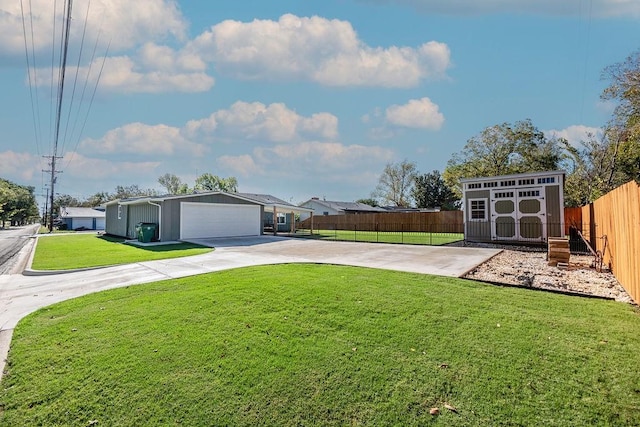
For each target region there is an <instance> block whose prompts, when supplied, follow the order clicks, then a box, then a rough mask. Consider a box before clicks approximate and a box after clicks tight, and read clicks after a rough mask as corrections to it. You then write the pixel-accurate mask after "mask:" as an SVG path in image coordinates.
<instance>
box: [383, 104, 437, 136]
mask: <svg viewBox="0 0 640 427" xmlns="http://www.w3.org/2000/svg"><path fill="white" fill-rule="evenodd" d="M385 117H386V119H387V122H389V123H391V124H393V125H396V126H402V127H409V128H418V129H429V130H438V129H440V128H441V127H442V124H443V123H444V115H443V114H442V113H441V112H440V109H439V107H438V105H436V104H434V103H433V102H432V101H431V100H430V99H429V98H426V97H425V98H421V99H412V100H410V101H409V102H408V103H407V104H404V105H392V106H390V107H389V108H387V110H386V112H385Z"/></svg>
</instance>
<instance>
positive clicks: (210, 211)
mask: <svg viewBox="0 0 640 427" xmlns="http://www.w3.org/2000/svg"><path fill="white" fill-rule="evenodd" d="M260 225H261V221H260V206H257V205H233V204H222V203H220V204H215V203H190V202H183V203H181V204H180V238H181V239H197V238H205V237H235V236H257V235H259V234H260Z"/></svg>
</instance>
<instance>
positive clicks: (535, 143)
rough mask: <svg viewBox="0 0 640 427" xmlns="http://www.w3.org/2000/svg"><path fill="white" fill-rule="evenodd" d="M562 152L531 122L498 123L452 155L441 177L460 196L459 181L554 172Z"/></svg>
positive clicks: (557, 144)
mask: <svg viewBox="0 0 640 427" xmlns="http://www.w3.org/2000/svg"><path fill="white" fill-rule="evenodd" d="M561 159H562V150H561V147H560V145H559V143H558V141H557V140H556V139H555V138H546V137H545V135H544V133H543V132H541V131H540V130H538V129H537V128H536V127H535V126H534V125H533V124H532V123H531V120H529V119H527V120H523V121H519V122H516V123H515V124H510V123H502V124H500V125H494V126H490V127H488V128H486V129H484V130H483V131H482V132H481V133H480V134H479V135H476V136H474V137H472V138H471V139H469V140H468V141H467V144H466V145H465V146H464V148H463V150H462V152H460V153H455V154H454V155H453V156H452V157H451V159H449V162H448V163H447V167H446V169H445V171H444V173H443V177H444V180H445V182H446V183H447V185H448V186H449V188H451V189H452V190H453V191H454V192H455V194H456V197H461V196H462V189H461V186H460V179H462V178H475V177H484V176H498V175H510V174H515V173H524V172H541V171H547V170H556V169H558V167H559V164H560V161H561Z"/></svg>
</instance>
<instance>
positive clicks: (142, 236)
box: [136, 222, 157, 243]
mask: <svg viewBox="0 0 640 427" xmlns="http://www.w3.org/2000/svg"><path fill="white" fill-rule="evenodd" d="M156 227H157V225H156V224H154V223H152V222H139V223H138V224H137V225H136V233H137V234H138V241H139V242H142V243H149V242H150V241H152V240H153V238H154V237H155V235H156Z"/></svg>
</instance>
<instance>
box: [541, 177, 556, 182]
mask: <svg viewBox="0 0 640 427" xmlns="http://www.w3.org/2000/svg"><path fill="white" fill-rule="evenodd" d="M555 182H556V178H555V177H553V176H552V177H548V178H538V184H553V183H555Z"/></svg>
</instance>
